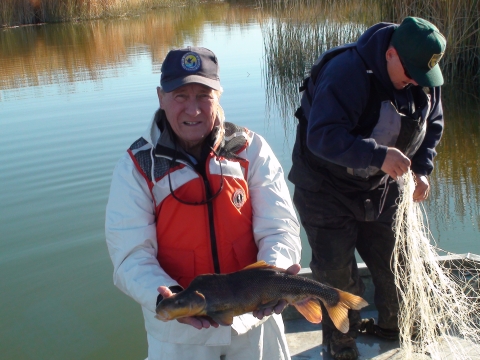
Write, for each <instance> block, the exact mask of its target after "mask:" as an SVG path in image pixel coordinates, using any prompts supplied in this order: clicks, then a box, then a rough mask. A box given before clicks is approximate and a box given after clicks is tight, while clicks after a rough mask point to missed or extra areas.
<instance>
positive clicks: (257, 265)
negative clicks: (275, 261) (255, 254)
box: [242, 260, 274, 270]
mask: <svg viewBox="0 0 480 360" xmlns="http://www.w3.org/2000/svg"><path fill="white" fill-rule="evenodd" d="M266 267H268V268H271V267H274V266H273V265H270V264H267V263H266V262H265V261H264V260H260V261H257V262H255V263H253V264H250V265H247V266H245V267H244V268H243V269H242V270H247V269H258V268H266Z"/></svg>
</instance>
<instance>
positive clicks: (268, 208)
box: [105, 121, 301, 345]
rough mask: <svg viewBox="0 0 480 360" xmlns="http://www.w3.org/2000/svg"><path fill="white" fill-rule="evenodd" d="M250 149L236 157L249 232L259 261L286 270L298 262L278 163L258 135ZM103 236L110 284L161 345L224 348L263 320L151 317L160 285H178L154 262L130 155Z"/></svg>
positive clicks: (146, 211)
mask: <svg viewBox="0 0 480 360" xmlns="http://www.w3.org/2000/svg"><path fill="white" fill-rule="evenodd" d="M143 138H144V139H145V140H146V141H148V142H149V143H150V144H152V146H153V147H154V144H156V143H157V141H158V139H159V138H160V130H159V128H158V126H157V124H156V123H155V122H154V121H152V122H151V124H150V126H149V128H148V131H147V132H146V134H145V135H144V136H143ZM248 144H249V146H247V147H246V149H245V150H243V151H242V152H241V153H239V154H238V155H239V156H241V157H242V158H246V159H247V160H248V161H249V169H248V173H247V174H248V178H247V182H248V186H249V190H250V194H251V202H252V210H253V219H252V224H253V234H254V239H255V242H256V244H257V247H258V256H257V258H258V260H265V261H266V262H267V263H269V264H271V265H275V266H277V267H280V268H284V269H286V268H288V267H289V266H290V265H292V264H295V263H299V262H300V252H301V243H300V238H299V224H298V221H297V218H296V215H295V212H294V209H293V205H292V202H291V198H290V194H289V191H288V188H287V185H286V182H285V179H284V173H283V170H282V168H281V165H280V163H279V162H278V160H277V158H276V157H275V155H274V154H273V152H272V149H271V148H270V146H269V145H268V144H267V142H266V141H265V139H263V138H262V137H261V136H260V135H258V134H255V133H253V132H251V131H250V132H249V139H248ZM105 233H106V240H107V245H108V250H109V253H110V257H111V259H112V262H113V266H114V275H113V280H114V284H115V285H116V286H117V287H118V288H119V289H120V290H122V291H123V292H124V293H126V294H127V295H129V296H130V297H132V298H133V299H134V300H135V301H137V302H138V303H139V304H140V305H141V306H142V309H143V314H144V318H145V327H146V330H147V332H148V333H149V334H150V335H151V336H153V337H155V338H157V339H158V340H160V341H163V342H171V343H176V344H197V345H228V344H229V343H230V339H231V331H232V329H233V330H234V331H235V332H237V333H238V334H242V333H245V332H246V331H248V330H249V329H251V328H252V327H255V326H258V325H259V324H261V323H262V322H263V321H264V320H263V321H262V320H258V319H257V318H255V317H254V316H253V315H252V314H251V313H249V314H244V315H241V316H237V317H235V318H234V323H233V324H232V326H231V328H230V327H228V326H220V327H219V328H213V327H211V328H209V329H202V330H197V329H195V328H194V327H192V326H189V325H185V324H180V323H178V322H177V321H169V322H162V321H160V320H157V319H156V318H155V317H154V316H155V307H156V300H157V297H158V291H157V288H158V287H159V286H162V285H163V286H173V285H178V284H177V282H176V281H175V280H173V279H172V278H171V277H170V276H169V275H168V274H167V273H166V272H165V271H164V270H163V269H162V267H161V266H160V264H159V263H158V260H157V251H158V248H157V247H158V246H157V239H156V223H155V205H154V202H153V200H152V196H151V192H150V190H149V188H148V184H147V182H146V181H145V179H144V177H143V176H142V175H141V174H140V172H139V171H138V170H137V168H136V167H135V165H134V163H133V161H132V159H131V158H130V156H129V155H128V154H127V153H125V155H124V156H123V157H122V158H121V159H120V160H119V162H118V163H117V165H116V167H115V170H114V173H113V178H112V184H111V189H110V196H109V200H108V204H107V209H106V221H105ZM275 318H276V320H277V321H281V317H280V316H275Z"/></svg>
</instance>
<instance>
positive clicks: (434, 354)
mask: <svg viewBox="0 0 480 360" xmlns="http://www.w3.org/2000/svg"><path fill="white" fill-rule="evenodd" d="M400 182H401V183H403V185H402V184H401V186H403V193H402V195H401V197H400V199H399V205H398V211H397V215H396V219H395V222H394V231H395V236H396V239H397V241H396V245H395V249H394V254H393V259H392V261H393V264H392V269H393V271H394V274H395V284H396V286H397V289H398V291H399V295H400V311H399V328H400V347H401V352H402V359H420V358H431V359H439V360H440V359H441V360H444V359H461V360H465V359H480V345H478V344H480V296H479V294H480V291H479V286H480V258H479V257H478V256H475V255H470V254H467V255H463V256H462V255H455V254H451V253H450V254H449V253H447V252H445V251H443V250H441V249H439V248H437V247H436V246H435V245H432V243H433V244H434V240H433V238H432V236H431V234H430V232H429V230H428V223H426V225H424V216H423V213H424V211H422V210H424V209H423V207H422V208H421V207H420V204H419V203H415V202H413V200H412V198H413V191H414V189H415V183H414V180H413V176H412V174H411V173H410V172H408V173H407V174H405V175H404V176H403V178H402V179H401V181H400ZM425 219H426V217H425ZM440 254H441V255H445V256H441V257H439V255H440ZM439 258H440V259H442V260H441V261H439Z"/></svg>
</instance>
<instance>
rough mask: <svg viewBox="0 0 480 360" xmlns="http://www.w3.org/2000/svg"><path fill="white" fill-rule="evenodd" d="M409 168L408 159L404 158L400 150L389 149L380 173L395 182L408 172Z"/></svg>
mask: <svg viewBox="0 0 480 360" xmlns="http://www.w3.org/2000/svg"><path fill="white" fill-rule="evenodd" d="M409 167H410V159H409V158H408V157H406V156H405V155H404V154H403V153H402V152H401V151H400V150H398V149H396V148H393V147H389V148H388V149H387V156H385V160H384V161H383V165H382V171H383V172H384V173H385V174H388V175H389V176H390V177H391V178H392V179H394V180H396V179H397V178H398V177H400V176H402V175H403V174H405V173H406V172H407V171H408V168H409Z"/></svg>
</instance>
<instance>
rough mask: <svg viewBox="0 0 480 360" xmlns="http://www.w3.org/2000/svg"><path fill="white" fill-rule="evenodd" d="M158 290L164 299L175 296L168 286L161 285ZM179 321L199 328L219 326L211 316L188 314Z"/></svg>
mask: <svg viewBox="0 0 480 360" xmlns="http://www.w3.org/2000/svg"><path fill="white" fill-rule="evenodd" d="M157 291H158V292H159V293H160V295H162V296H163V298H164V299H165V298H168V297H170V296H173V293H172V290H170V289H169V288H168V287H166V286H160V287H159V288H158V289H157ZM177 321H178V322H179V323H182V324H186V325H191V326H193V327H194V328H195V329H198V330H201V329H203V328H205V329H208V328H209V327H210V326H213V327H215V328H218V327H219V325H218V323H217V322H216V321H215V320H213V319H212V318H211V317H209V316H187V317H183V318H179V319H177Z"/></svg>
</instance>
